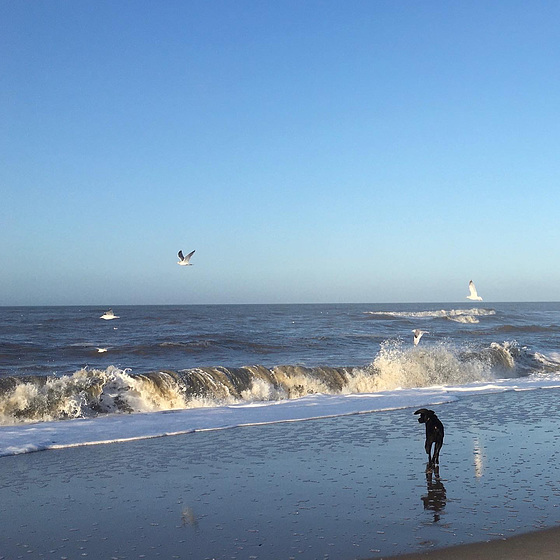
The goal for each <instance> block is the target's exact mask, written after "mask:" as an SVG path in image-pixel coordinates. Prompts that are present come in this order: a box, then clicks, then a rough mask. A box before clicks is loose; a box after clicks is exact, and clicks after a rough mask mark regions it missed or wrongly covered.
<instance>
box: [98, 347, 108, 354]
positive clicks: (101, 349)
mask: <svg viewBox="0 0 560 560" xmlns="http://www.w3.org/2000/svg"><path fill="white" fill-rule="evenodd" d="M97 351H98V352H99V353H100V354H103V352H107V348H98V349H97Z"/></svg>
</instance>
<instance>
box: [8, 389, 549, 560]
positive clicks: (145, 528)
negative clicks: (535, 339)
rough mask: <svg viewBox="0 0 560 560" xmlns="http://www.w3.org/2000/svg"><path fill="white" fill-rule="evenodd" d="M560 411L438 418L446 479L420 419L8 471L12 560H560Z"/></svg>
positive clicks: (515, 401)
mask: <svg viewBox="0 0 560 560" xmlns="http://www.w3.org/2000/svg"><path fill="white" fill-rule="evenodd" d="M559 397H560V390H557V389H548V390H534V391H524V392H508V393H501V394H490V395H482V396H477V397H465V398H464V399H461V400H460V401H459V402H455V403H450V404H446V405H441V406H438V407H434V408H435V409H436V410H437V413H438V415H439V416H440V418H441V419H442V421H443V422H444V424H445V427H446V439H445V445H444V447H443V450H442V453H441V465H440V469H439V472H429V471H428V472H427V471H426V459H425V454H424V450H423V438H424V428H423V426H421V425H419V424H418V422H417V420H416V417H415V416H414V415H413V412H414V410H413V409H402V410H393V411H387V412H377V413H372V414H361V415H355V416H348V417H340V418H327V419H322V420H312V421H306V422H291V423H282V424H273V425H266V426H254V427H244V428H234V429H227V430H220V431H210V432H198V433H192V434H185V435H181V436H173V437H163V438H156V439H150V440H143V441H134V442H128V443H119V444H109V445H96V446H89V447H78V448H69V449H61V450H51V451H43V452H39V453H30V454H24V455H16V456H9V457H3V458H1V459H0V473H1V476H0V480H1V485H0V500H1V501H2V504H3V532H2V537H1V539H2V546H1V547H0V550H1V552H0V558H3V559H10V560H11V559H12V558H18V557H25V558H43V557H49V558H61V559H64V558H78V557H80V558H82V557H87V556H89V557H93V558H107V559H112V558H192V559H205V558H209V559H211V558H215V559H225V558H240V559H241V558H247V559H249V558H263V559H265V558H286V559H289V558H302V559H317V558H333V559H334V558H336V559H354V558H356V559H358V558H364V559H365V558H387V557H391V556H395V555H406V554H411V553H412V554H414V556H408V558H411V559H412V558H433V559H438V558H444V557H448V556H446V553H442V552H438V551H441V549H443V548H445V547H451V546H457V545H471V544H472V543H484V542H486V541H492V542H490V543H487V544H483V545H475V546H473V547H471V546H466V547H461V548H458V549H454V555H453V557H454V558H492V559H493V560H495V559H497V558H502V557H503V558H506V557H507V558H510V559H511V558H517V556H514V555H513V554H514V552H512V550H513V551H518V552H519V553H520V554H522V556H519V558H533V557H534V558H539V559H546V558H552V557H553V556H547V553H548V552H547V551H549V550H550V549H551V547H553V548H554V551H557V547H556V544H555V543H557V542H558V537H557V535H558V533H557V531H556V530H552V531H545V532H543V533H534V531H539V530H543V529H548V528H553V527H556V526H557V525H559V524H560V511H559V507H560V472H559V467H558V455H559V453H560V441H559V439H558V438H559V437H560V433H559V430H558V427H557V426H558V418H559V417H560V409H559V408H560V407H559V405H558V402H559ZM518 535H523V536H521V537H518ZM504 539H508V540H504ZM521 551H525V552H521ZM529 552H531V553H533V552H534V553H535V554H537V556H529V555H528V554H529ZM515 553H516V554H517V552H515ZM442 554H443V555H442ZM500 554H502V555H503V556H500ZM461 555H462V556H461ZM405 558H406V556H405Z"/></svg>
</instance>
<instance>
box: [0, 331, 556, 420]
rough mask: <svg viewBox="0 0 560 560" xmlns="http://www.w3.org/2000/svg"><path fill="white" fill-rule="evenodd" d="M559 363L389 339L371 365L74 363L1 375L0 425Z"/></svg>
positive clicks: (359, 388)
mask: <svg viewBox="0 0 560 560" xmlns="http://www.w3.org/2000/svg"><path fill="white" fill-rule="evenodd" d="M559 367H560V366H559V362H558V361H557V360H556V359H552V358H551V359H546V357H545V356H543V355H541V354H531V353H530V352H529V351H528V350H527V349H526V348H520V347H519V346H518V345H517V344H516V343H515V342H504V343H502V344H498V343H493V344H491V345H490V346H489V347H486V348H483V349H477V348H471V347H468V346H466V347H456V346H454V345H453V344H451V343H448V342H442V343H439V344H436V345H425V346H423V347H414V346H411V345H409V344H405V343H403V341H400V340H396V341H395V340H389V341H385V342H383V343H382V344H381V348H380V350H379V352H378V353H377V355H376V356H375V358H374V360H373V361H372V363H371V364H369V365H368V366H365V367H361V368H355V367H328V366H321V367H305V366H302V365H282V366H275V367H273V368H266V367H264V366H260V365H254V366H245V367H241V368H228V367H224V366H218V367H201V368H192V369H185V370H180V371H177V372H174V371H156V372H150V373H145V374H132V373H131V372H130V370H121V369H118V368H116V367H113V366H111V367H109V368H107V369H106V370H97V369H92V370H89V369H81V370H79V371H76V372H75V373H74V374H73V375H70V376H66V377H45V376H29V377H26V378H18V377H10V378H3V379H1V380H0V424H3V425H9V424H17V423H22V422H37V421H48V420H61V419H68V418H83V417H92V416H98V415H102V414H111V413H131V412H154V411H159V410H171V409H180V408H196V407H214V406H220V405H226V404H236V403H242V402H252V401H277V400H285V399H294V398H299V397H302V396H306V395H310V394H315V393H326V394H353V393H374V392H378V391H388V390H396V389H399V388H416V387H433V386H445V385H463V384H466V383H472V382H476V381H491V380H494V379H496V378H503V377H518V376H524V375H528V374H529V373H534V372H545V371H552V370H554V371H558V368H559Z"/></svg>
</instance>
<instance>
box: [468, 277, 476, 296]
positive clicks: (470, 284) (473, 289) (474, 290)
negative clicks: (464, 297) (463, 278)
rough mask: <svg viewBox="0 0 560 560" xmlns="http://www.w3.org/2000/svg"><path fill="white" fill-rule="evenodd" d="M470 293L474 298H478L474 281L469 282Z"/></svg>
mask: <svg viewBox="0 0 560 560" xmlns="http://www.w3.org/2000/svg"><path fill="white" fill-rule="evenodd" d="M469 292H470V294H471V296H472V297H478V294H477V292H476V288H475V286H474V282H473V281H472V280H471V281H470V282H469Z"/></svg>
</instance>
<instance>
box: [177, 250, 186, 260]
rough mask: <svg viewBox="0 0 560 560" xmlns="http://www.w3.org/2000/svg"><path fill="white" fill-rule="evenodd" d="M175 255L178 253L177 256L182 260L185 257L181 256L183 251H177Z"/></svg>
mask: <svg viewBox="0 0 560 560" xmlns="http://www.w3.org/2000/svg"><path fill="white" fill-rule="evenodd" d="M177 255H179V258H180V259H181V260H183V259H184V258H185V257H183V251H179V252H178V253H177Z"/></svg>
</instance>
